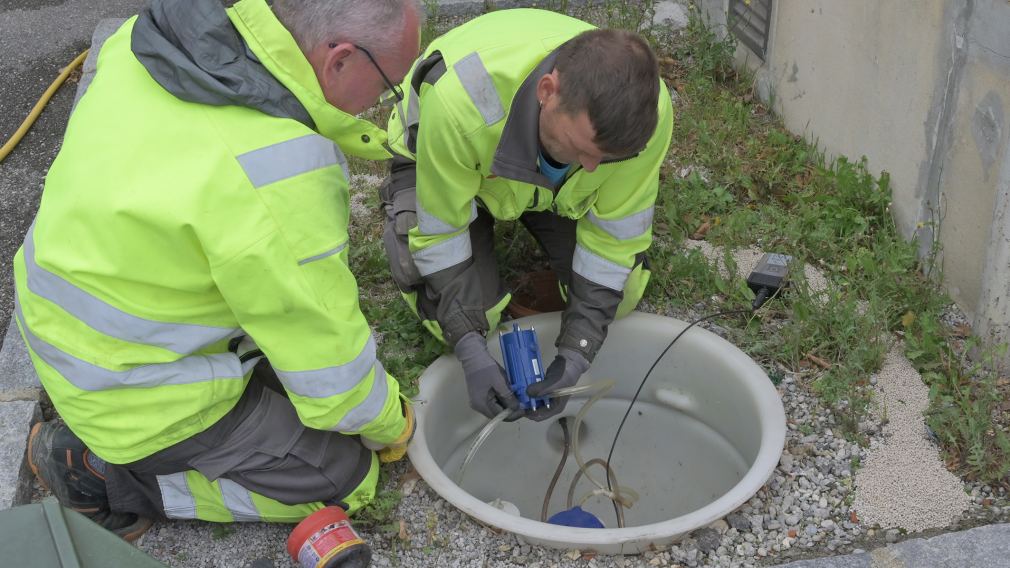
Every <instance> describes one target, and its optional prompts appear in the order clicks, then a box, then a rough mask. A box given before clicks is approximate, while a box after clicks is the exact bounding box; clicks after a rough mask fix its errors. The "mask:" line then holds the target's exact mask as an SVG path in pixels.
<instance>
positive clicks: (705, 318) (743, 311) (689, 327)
mask: <svg viewBox="0 0 1010 568" xmlns="http://www.w3.org/2000/svg"><path fill="white" fill-rule="evenodd" d="M752 311H753V310H728V311H725V312H718V313H715V314H710V315H707V316H705V317H703V318H699V319H696V320H694V321H693V322H691V323H690V324H689V325H688V326H687V327H685V328H684V329H683V330H681V332H680V333H678V334H677V336H676V337H674V338H673V341H671V342H670V344H669V345H667V346H666V349H664V350H663V352H662V353H660V354H659V357H657V358H656V361H655V362H654V363H653V364H652V366H651V367H649V371H648V372H646V373H645V377H643V378H642V383H641V384H639V385H638V390H636V391H635V396H633V397H631V403H630V404H628V410H627V411H626V412H625V413H624V418H622V419H621V424H620V425H619V426H618V427H617V433H615V434H614V442H613V443H612V444H610V452H609V453H608V454H607V461H606V466H607V468H608V469H609V468H610V460H611V459H612V458H613V457H614V448H616V447H617V439H618V438H619V437H620V436H621V430H622V429H623V428H624V423H625V422H626V421H627V420H628V416H629V415H630V414H631V408H632V407H633V406H635V401H637V400H638V395H639V394H641V392H642V388H643V387H645V381H647V380H649V375H651V374H652V371H653V369H655V368H656V365H658V364H659V362H660V361H662V360H663V356H664V355H666V352H667V351H669V350H670V348H671V347H673V344H674V343H676V342H677V340H678V339H680V337H681V336H682V335H684V334H685V333H687V330H689V329H691V328H692V327H694V326H695V325H696V324H699V323H701V322H703V321H706V320H710V319H712V318H717V317H719V316H728V315H732V314H749V313H751V312H752ZM607 490H608V491H613V490H614V487H613V486H612V485H611V483H610V476H609V475H608V476H607ZM614 505H615V506H617V501H616V500H615V501H614Z"/></svg>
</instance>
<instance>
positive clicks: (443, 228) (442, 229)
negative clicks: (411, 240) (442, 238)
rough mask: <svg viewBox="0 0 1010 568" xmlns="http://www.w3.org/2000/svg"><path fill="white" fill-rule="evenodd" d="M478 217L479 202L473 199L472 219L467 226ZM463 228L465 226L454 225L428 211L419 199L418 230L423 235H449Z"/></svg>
mask: <svg viewBox="0 0 1010 568" xmlns="http://www.w3.org/2000/svg"><path fill="white" fill-rule="evenodd" d="M476 218H477V202H476V201H474V200H472V199H471V200H470V219H469V220H467V222H466V225H465V226H467V227H469V226H470V223H473V221H474V219H476ZM462 228H463V227H453V226H452V225H450V224H449V223H446V222H445V221H443V220H441V219H439V218H438V217H436V216H434V215H432V214H431V213H428V210H427V209H425V208H424V207H422V206H421V201H420V200H418V201H417V230H419V231H420V232H421V234H422V235H447V234H449V233H455V232H456V231H458V230H460V229H462Z"/></svg>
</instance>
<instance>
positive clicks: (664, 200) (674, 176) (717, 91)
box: [351, 0, 1010, 483]
mask: <svg viewBox="0 0 1010 568" xmlns="http://www.w3.org/2000/svg"><path fill="white" fill-rule="evenodd" d="M435 4H437V2H432V1H427V2H426V5H429V7H434V8H435V10H436V12H435V13H436V14H437V6H433V5H435ZM654 5H655V3H654V2H633V3H620V2H605V3H604V4H602V5H597V6H592V7H587V6H585V5H581V4H580V5H579V6H572V5H570V4H569V2H566V1H563V0H548V1H546V2H545V3H544V7H547V8H551V9H555V10H557V11H563V12H566V13H569V14H570V15H573V16H576V17H580V18H582V19H586V20H589V21H592V22H594V23H596V24H598V25H603V26H612V27H625V28H630V29H636V30H638V31H640V32H642V33H644V34H645V35H646V36H647V37H648V38H649V39H650V41H652V42H653V45H655V46H656V47H657V51H658V54H659V56H660V62H661V67H662V72H663V77H664V79H665V81H666V83H667V85H668V87H669V88H670V89H671V91H674V92H675V93H676V97H677V99H678V101H677V103H676V105H675V106H676V108H675V110H676V118H675V122H674V134H673V142H672V145H671V149H670V154H669V156H668V159H667V161H666V163H665V164H664V165H663V167H662V169H661V173H660V192H659V197H658V200H657V209H656V217H655V225H654V228H655V241H654V244H653V247H652V249H651V250H650V260H651V262H652V268H653V280H652V283H651V284H650V287H649V290H648V291H647V295H646V300H647V301H648V303H649V304H650V305H651V306H652V307H654V308H656V309H657V310H660V311H667V310H674V311H679V312H680V313H689V314H698V315H700V314H702V313H711V312H716V311H721V310H728V309H736V308H741V307H744V306H746V305H748V304H749V302H750V300H751V298H752V294H751V293H750V291H749V290H748V289H747V288H746V285H745V283H744V282H743V281H742V280H741V279H739V278H736V277H734V276H726V275H724V274H722V273H720V271H718V270H716V268H715V267H714V266H713V265H712V263H710V262H709V261H708V260H707V259H706V258H705V257H704V256H703V255H702V254H701V253H700V252H699V251H697V250H687V249H686V248H685V247H684V246H683V245H684V241H685V239H686V238H690V237H691V236H692V235H695V234H697V233H699V232H704V233H705V234H704V238H705V239H706V240H707V241H709V242H710V243H711V244H713V245H719V246H724V247H726V250H730V249H732V248H738V247H747V246H755V247H758V248H760V249H763V250H765V251H772V252H782V253H786V254H790V255H792V256H793V257H794V258H795V259H796V260H797V261H798V262H800V263H805V264H808V265H810V266H813V267H816V268H817V269H819V270H820V271H821V273H823V275H824V276H825V277H826V278H827V280H828V284H829V287H828V289H827V290H825V291H819V290H814V289H813V288H812V287H811V286H810V283H808V282H806V281H805V279H804V277H803V275H802V274H794V281H793V286H792V288H791V289H790V290H789V292H788V293H787V294H785V295H784V296H783V297H781V298H777V299H775V300H774V301H773V302H770V303H769V304H768V305H767V307H766V308H765V309H763V310H762V311H761V312H760V313H759V314H758V315H756V316H755V317H752V318H735V319H724V320H723V321H721V322H718V323H719V324H720V325H721V326H723V327H724V328H726V329H727V330H728V333H729V338H730V340H731V341H733V342H734V343H735V344H737V345H738V346H740V348H741V349H743V350H744V351H746V352H747V353H748V354H750V355H751V356H752V357H754V358H755V359H756V360H757V361H759V362H760V363H763V364H764V366H765V368H766V369H768V370H769V373H770V375H773V376H777V377H779V378H781V372H780V371H779V369H787V370H789V371H792V372H796V373H799V375H800V377H801V378H805V380H804V381H803V382H804V383H805V384H806V386H807V387H808V388H810V389H811V390H812V391H813V392H815V393H816V394H817V395H818V396H819V397H820V399H821V400H822V401H823V402H824V403H825V405H827V406H828V407H829V408H831V409H832V411H833V415H834V417H835V420H836V424H837V431H838V432H839V433H841V434H843V435H845V436H847V437H848V438H849V439H851V440H854V441H858V442H865V439H864V437H863V434H862V433H861V431H860V423H861V422H863V421H864V420H865V418H866V414H867V411H868V409H869V408H870V404H871V401H872V389H871V388H870V386H869V384H868V379H869V377H870V374H871V373H872V372H874V371H876V370H878V369H879V367H880V365H881V362H882V360H883V357H884V355H885V352H886V349H887V347H888V344H889V341H890V340H891V339H892V338H894V337H903V338H904V339H905V347H906V350H907V355H908V357H909V358H910V359H911V360H912V362H913V364H914V365H915V366H916V368H917V369H918V370H919V371H920V372H921V373H923V377H924V380H925V381H926V382H927V384H928V385H929V387H930V400H931V407H930V411H929V414H928V416H927V419H928V424H929V425H930V427H931V428H932V429H933V430H934V431H935V432H936V434H937V436H938V438H939V440H940V441H941V443H942V445H943V447H944V450H945V452H946V456H947V459H948V463H949V464H950V465H951V466H952V467H954V468H956V469H957V470H958V471H959V472H961V473H962V474H964V475H966V476H967V477H969V478H971V479H978V480H981V481H984V482H988V483H994V482H998V481H1001V480H1003V479H1004V478H1005V477H1006V475H1007V472H1008V470H1010V465H1008V464H1010V460H1008V455H1010V440H1008V437H1007V434H1006V428H1005V427H1003V426H1001V425H1000V424H1005V423H1006V422H1001V420H1004V421H1005V420H1007V416H1006V415H1007V414H1008V413H1010V407H1007V405H1006V404H1005V403H1003V400H1005V398H1006V397H1005V394H1006V393H1004V392H1003V391H1008V390H1010V385H1008V384H1007V382H1006V381H1005V380H1004V379H1001V378H1000V377H998V376H996V375H995V374H994V373H992V372H991V371H989V370H988V369H990V368H991V367H990V366H989V365H987V361H988V360H989V359H990V358H991V356H992V355H993V352H991V351H990V352H986V351H985V350H983V349H981V348H980V347H979V346H978V345H976V344H975V343H974V342H972V341H970V340H969V341H962V342H960V343H958V342H953V341H951V339H952V338H953V336H954V331H952V330H951V329H949V328H948V327H947V326H946V325H945V324H944V323H943V320H942V318H941V316H942V314H943V313H944V310H945V309H946V308H947V306H949V305H950V303H951V302H950V299H949V298H948V297H947V296H946V295H945V294H944V292H943V291H942V289H941V288H940V287H939V286H938V284H937V282H938V281H939V277H940V269H939V268H940V267H939V266H937V265H936V262H935V259H936V254H935V251H934V254H931V255H929V256H928V257H926V258H920V257H919V255H918V254H917V250H918V243H915V242H907V241H905V240H904V239H903V238H902V237H901V235H899V233H898V231H897V229H896V227H895V225H894V222H893V219H892V217H891V213H890V202H891V189H890V185H889V178H888V176H887V174H886V173H884V174H882V175H880V176H875V175H873V174H872V173H871V172H869V170H868V169H867V164H866V161H865V160H850V159H847V158H844V157H838V158H834V159H829V158H828V157H826V156H825V155H824V154H823V152H821V151H820V150H819V149H818V148H817V147H816V144H812V143H810V142H809V141H806V140H804V139H802V138H801V137H798V136H796V135H794V134H792V133H790V132H788V131H787V130H786V129H785V128H784V127H783V126H782V125H781V123H780V121H779V120H778V119H777V118H776V117H775V116H774V115H773V113H772V112H771V111H770V110H769V109H768V108H767V107H766V106H765V105H764V104H763V103H762V102H761V101H759V100H758V99H757V98H756V97H755V93H754V89H753V85H754V82H753V78H752V77H751V76H749V75H748V74H747V73H744V72H741V71H739V70H737V69H735V68H734V67H733V54H734V52H735V49H736V46H735V44H734V42H733V40H732V37H729V38H726V39H720V38H719V37H717V36H716V35H715V34H714V33H712V31H711V30H709V29H708V28H707V27H706V26H705V25H704V24H703V22H702V21H701V20H700V18H699V17H698V11H697V10H692V12H691V19H690V23H689V25H688V27H687V28H686V29H685V30H683V31H682V32H681V33H680V34H677V35H673V36H670V35H669V34H666V35H664V33H663V31H662V29H657V28H652V27H650V25H651V24H650V22H651V18H652V14H653V11H654ZM493 7H494V6H493V4H489V5H488V9H493ZM459 23H461V21H460V20H458V19H457V20H449V19H445V18H441V17H438V16H436V17H433V18H429V20H428V23H427V24H426V27H425V30H424V38H425V39H424V45H427V43H428V42H429V41H430V40H431V39H432V38H433V37H435V35H437V34H438V33H442V32H444V31H445V30H446V29H447V28H448V27H451V25H456V24H459ZM384 114H385V113H379V115H384ZM379 115H376V117H375V118H376V119H377V121H381V120H384V118H385V117H384V116H379ZM359 168H360V169H359ZM352 170H353V171H355V173H362V172H364V173H373V174H375V173H381V172H382V167H378V168H377V167H376V165H375V164H373V163H367V162H358V161H353V162H352ZM366 203H367V204H368V205H369V207H374V208H375V217H374V218H372V217H370V218H369V219H368V221H367V222H366V223H363V227H361V228H360V229H358V230H357V233H356V234H354V235H352V242H353V243H354V247H353V248H352V256H351V264H352V270H353V271H354V273H355V275H356V276H357V277H358V281H359V284H360V286H361V289H362V301H361V304H362V309H363V311H364V313H365V315H366V317H367V318H368V320H369V321H370V322H372V324H373V325H375V326H376V328H377V331H379V332H380V333H381V334H382V337H383V340H382V343H381V344H380V357H381V358H382V360H383V362H384V364H386V366H387V368H388V369H389V370H390V372H392V373H393V374H394V376H396V377H397V378H398V379H399V380H400V382H401V385H402V386H403V388H404V390H405V391H407V392H413V390H414V389H415V388H416V378H417V376H418V375H419V374H420V372H421V371H422V370H423V369H424V368H425V367H426V366H427V365H428V364H430V363H431V361H433V360H434V359H435V358H436V357H437V356H438V355H440V354H441V353H442V352H443V350H444V348H443V346H441V345H440V344H439V343H438V342H436V341H435V340H433V339H432V338H431V337H430V336H429V335H428V334H427V333H426V332H425V331H424V330H423V329H422V328H421V327H420V325H419V324H418V322H417V321H416V319H415V317H414V315H413V313H412V312H410V310H409V309H408V308H407V307H406V305H405V304H404V303H403V302H402V301H401V300H400V298H399V294H398V292H397V290H396V289H395V286H393V285H392V284H391V282H390V280H389V277H388V269H387V268H386V259H385V254H384V251H383V250H382V245H381V224H382V214H381V212H380V211H378V199H377V197H374V198H373V197H371V196H369V197H368V199H367V200H366ZM700 229H704V231H699V230H700ZM496 232H497V234H498V236H499V238H498V239H497V241H498V247H499V248H498V254H499V258H502V259H508V258H524V259H533V260H534V261H537V262H540V263H541V264H542V263H543V260H544V259H543V258H542V255H540V253H539V250H538V249H537V247H536V246H535V244H534V243H533V242H532V239H530V238H528V235H526V231H525V229H523V228H522V227H521V226H520V225H519V224H517V223H499V224H498V226H497V227H496ZM935 232H938V231H935ZM934 248H935V247H934ZM512 264H514V263H509V262H508V261H507V260H505V261H503V263H502V271H503V277H504V278H505V279H506V281H509V279H510V278H513V277H514V276H515V275H514V274H513V273H512V272H511V271H512V270H514V267H513V266H512ZM724 264H725V265H726V266H727V268H728V271H727V272H728V274H731V275H732V274H735V270H734V267H733V262H732V258H731V257H730V256H728V255H727V257H726V258H725V259H724ZM927 275H928V276H927ZM962 344H963V345H962ZM972 350H975V351H978V352H979V356H978V357H977V358H976V360H977V361H978V362H977V363H973V362H971V361H970V360H969V359H967V358H966V356H965V353H968V352H970V351H972Z"/></svg>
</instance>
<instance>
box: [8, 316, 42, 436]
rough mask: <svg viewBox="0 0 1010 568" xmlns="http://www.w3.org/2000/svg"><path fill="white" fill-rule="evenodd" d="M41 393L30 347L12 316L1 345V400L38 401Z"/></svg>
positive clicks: (40, 385)
mask: <svg viewBox="0 0 1010 568" xmlns="http://www.w3.org/2000/svg"><path fill="white" fill-rule="evenodd" d="M41 393H42V384H41V383H40V382H39V376H38V375H37V374H36V373H35V367H33V366H32V360H31V357H30V356H29V355H28V347H27V346H25V342H24V339H23V338H22V337H21V333H20V332H19V331H18V325H17V321H15V319H14V318H11V320H10V324H9V325H8V326H7V335H6V336H5V337H4V342H3V347H0V402H10V401H15V400H23V401H37V400H39V395H40V394H41ZM2 434H3V431H2V430H0V435H2Z"/></svg>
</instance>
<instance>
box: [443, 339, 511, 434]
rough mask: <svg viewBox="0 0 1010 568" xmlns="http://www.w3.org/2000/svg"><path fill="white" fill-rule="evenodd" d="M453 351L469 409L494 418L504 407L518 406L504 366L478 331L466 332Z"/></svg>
mask: <svg viewBox="0 0 1010 568" xmlns="http://www.w3.org/2000/svg"><path fill="white" fill-rule="evenodd" d="M454 351H455V353H456V357H457V358H459V362H460V363H461V364H462V365H463V375H464V376H465V377H466V391H467V394H468V395H469V396H470V408H473V409H474V410H476V411H477V412H480V413H481V414H483V415H484V416H487V417H488V418H494V417H495V416H496V415H498V414H499V413H500V412H501V411H502V410H504V409H506V408H508V409H510V410H518V409H519V400H518V399H516V397H515V394H513V393H512V389H511V388H509V381H508V378H506V377H505V369H502V367H501V365H499V364H498V362H497V361H495V360H494V358H492V357H491V353H489V352H488V350H487V342H486V341H484V338H483V337H481V335H480V334H479V333H477V332H476V331H471V332H468V333H467V334H465V335H464V336H463V337H461V338H460V340H459V341H458V342H456V347H455V348H454Z"/></svg>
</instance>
